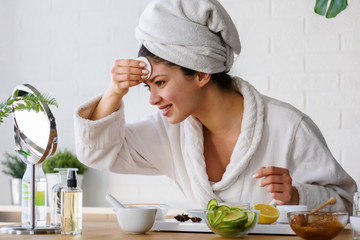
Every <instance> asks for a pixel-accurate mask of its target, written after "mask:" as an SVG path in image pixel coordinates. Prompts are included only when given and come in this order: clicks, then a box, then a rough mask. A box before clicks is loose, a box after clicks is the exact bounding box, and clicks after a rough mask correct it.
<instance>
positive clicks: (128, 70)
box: [108, 59, 149, 97]
mask: <svg viewBox="0 0 360 240" xmlns="http://www.w3.org/2000/svg"><path fill="white" fill-rule="evenodd" d="M111 73H112V84H111V86H110V88H109V89H108V94H118V95H120V96H121V97H123V96H124V95H125V94H126V93H127V92H128V91H129V88H130V87H133V86H136V85H139V84H140V83H142V82H143V81H144V80H146V79H147V74H148V73H149V71H148V70H147V69H146V68H145V63H144V62H142V61H138V60H134V59H119V60H116V61H115V63H114V66H113V67H112V69H111Z"/></svg>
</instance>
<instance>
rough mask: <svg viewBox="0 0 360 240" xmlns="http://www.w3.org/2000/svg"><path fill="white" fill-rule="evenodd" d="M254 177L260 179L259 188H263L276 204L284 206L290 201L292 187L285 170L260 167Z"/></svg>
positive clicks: (290, 179)
mask: <svg viewBox="0 0 360 240" xmlns="http://www.w3.org/2000/svg"><path fill="white" fill-rule="evenodd" d="M254 177H255V178H261V181H260V183H259V185H260V187H265V189H266V191H268V192H269V193H270V194H271V197H272V198H273V199H275V200H276V201H277V203H278V204H286V203H289V202H290V201H291V200H292V195H293V188H294V187H293V186H292V178H291V177H290V173H289V170H288V169H287V168H280V167H274V166H271V167H261V168H260V169H259V170H258V171H257V172H256V173H255V174H254Z"/></svg>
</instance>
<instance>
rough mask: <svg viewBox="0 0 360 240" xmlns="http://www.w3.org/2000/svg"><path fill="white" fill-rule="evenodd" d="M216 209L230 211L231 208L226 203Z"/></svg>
mask: <svg viewBox="0 0 360 240" xmlns="http://www.w3.org/2000/svg"><path fill="white" fill-rule="evenodd" d="M216 210H217V211H230V210H231V209H230V208H229V207H228V206H226V205H221V206H219V207H218V208H217V209H216Z"/></svg>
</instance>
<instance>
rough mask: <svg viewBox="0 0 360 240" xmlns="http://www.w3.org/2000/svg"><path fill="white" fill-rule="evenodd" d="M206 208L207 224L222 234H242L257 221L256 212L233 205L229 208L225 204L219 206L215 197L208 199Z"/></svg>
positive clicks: (229, 235)
mask: <svg viewBox="0 0 360 240" xmlns="http://www.w3.org/2000/svg"><path fill="white" fill-rule="evenodd" d="M207 210H208V211H207V214H206V220H207V223H208V226H209V227H210V228H211V229H213V230H214V232H217V233H220V235H222V236H227V237H232V236H238V237H239V236H243V234H246V233H247V231H249V230H250V229H251V228H253V227H254V226H255V225H256V223H257V221H256V219H257V213H256V212H252V211H251V210H243V209H240V208H235V207H234V208H230V207H229V206H227V205H220V206H219V205H218V202H217V201H216V199H211V200H210V201H209V203H208V205H207Z"/></svg>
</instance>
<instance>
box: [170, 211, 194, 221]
mask: <svg viewBox="0 0 360 240" xmlns="http://www.w3.org/2000/svg"><path fill="white" fill-rule="evenodd" d="M174 218H175V219H176V220H178V221H179V222H186V221H187V220H189V219H190V217H189V215H187V214H183V213H182V214H181V215H180V214H178V215H176V216H175V217H174Z"/></svg>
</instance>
